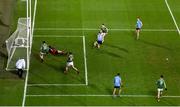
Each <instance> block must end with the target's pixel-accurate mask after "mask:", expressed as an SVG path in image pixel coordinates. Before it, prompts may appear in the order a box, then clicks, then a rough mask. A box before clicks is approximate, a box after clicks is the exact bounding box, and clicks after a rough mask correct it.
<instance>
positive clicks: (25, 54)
mask: <svg viewBox="0 0 180 107" xmlns="http://www.w3.org/2000/svg"><path fill="white" fill-rule="evenodd" d="M31 21H32V20H31V0H26V17H20V18H19V19H18V23H17V28H16V30H15V31H14V32H13V33H12V34H11V36H10V37H9V38H8V39H7V40H6V48H7V53H8V60H7V66H6V70H7V71H9V70H15V69H16V68H15V64H16V61H17V60H18V59H25V61H26V68H25V70H29V62H30V60H29V59H30V54H31V47H32V39H33V35H32V29H31V28H32V23H31Z"/></svg>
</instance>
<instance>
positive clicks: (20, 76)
mask: <svg viewBox="0 0 180 107" xmlns="http://www.w3.org/2000/svg"><path fill="white" fill-rule="evenodd" d="M22 75H23V70H22V69H18V76H19V78H22Z"/></svg>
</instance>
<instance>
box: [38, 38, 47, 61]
mask: <svg viewBox="0 0 180 107" xmlns="http://www.w3.org/2000/svg"><path fill="white" fill-rule="evenodd" d="M48 52H49V47H48V45H47V44H46V42H45V41H43V42H42V44H41V48H40V54H39V56H40V58H41V62H43V61H44V55H45V54H48Z"/></svg>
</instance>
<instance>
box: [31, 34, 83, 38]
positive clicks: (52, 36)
mask: <svg viewBox="0 0 180 107" xmlns="http://www.w3.org/2000/svg"><path fill="white" fill-rule="evenodd" d="M42 37H45V38H78V37H79V38H83V36H68V35H63V36H62V35H34V38H42Z"/></svg>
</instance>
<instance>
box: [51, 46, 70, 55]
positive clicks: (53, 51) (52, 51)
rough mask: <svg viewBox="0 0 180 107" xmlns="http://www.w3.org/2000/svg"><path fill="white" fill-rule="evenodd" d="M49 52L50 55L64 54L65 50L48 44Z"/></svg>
mask: <svg viewBox="0 0 180 107" xmlns="http://www.w3.org/2000/svg"><path fill="white" fill-rule="evenodd" d="M49 53H50V54H52V55H66V54H67V52H65V51H64V50H62V51H61V50H57V49H56V48H54V47H52V46H49Z"/></svg>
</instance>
